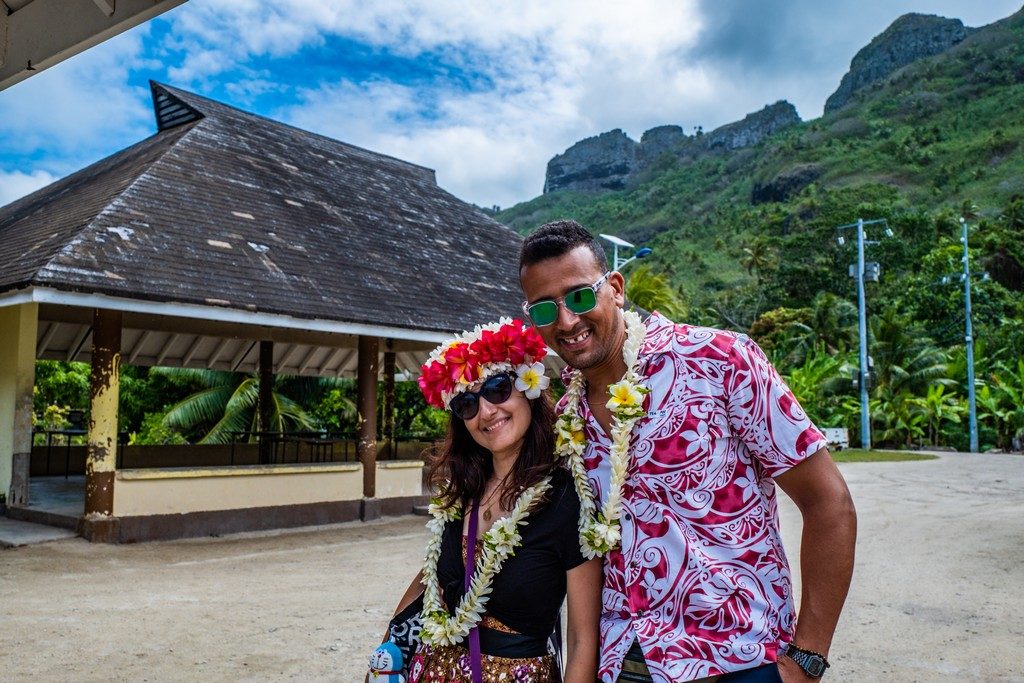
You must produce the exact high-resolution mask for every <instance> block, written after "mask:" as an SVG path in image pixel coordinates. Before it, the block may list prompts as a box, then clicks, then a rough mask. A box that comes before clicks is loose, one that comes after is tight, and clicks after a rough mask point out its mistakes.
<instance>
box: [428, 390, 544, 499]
mask: <svg viewBox="0 0 1024 683" xmlns="http://www.w3.org/2000/svg"><path fill="white" fill-rule="evenodd" d="M529 401H530V413H531V415H530V426H529V428H528V429H527V430H526V434H524V435H523V446H522V448H521V449H520V450H519V457H518V458H517V459H516V464H515V467H513V468H512V472H510V473H509V480H508V481H507V482H505V486H506V488H505V491H504V492H503V493H502V496H501V506H502V507H503V508H504V509H506V510H510V509H511V508H512V506H513V505H515V502H516V499H517V498H518V497H519V494H520V493H522V492H523V490H525V489H527V488H529V487H530V486H533V485H534V484H536V483H537V482H539V481H540V480H541V479H543V478H544V477H546V476H548V475H549V474H551V472H552V471H553V470H554V469H555V465H556V462H555V456H554V451H555V433H554V425H555V408H554V405H553V404H552V403H551V398H550V396H549V395H548V392H547V391H543V392H541V395H540V396H539V397H537V398H535V399H530V400H529ZM492 474H494V463H493V461H492V460H491V452H490V451H489V450H487V449H486V448H484V447H483V446H481V445H480V444H478V443H477V442H476V441H475V440H474V439H473V436H472V435H471V434H470V433H469V429H467V428H466V423H465V422H463V421H462V420H460V419H459V418H457V417H455V416H454V415H451V414H449V417H448V433H447V434H446V435H445V439H444V441H443V442H441V443H440V444H438V447H437V448H436V449H435V451H434V457H433V458H432V459H431V463H430V474H429V475H428V480H429V481H430V485H431V487H432V488H434V489H436V490H437V491H438V492H439V496H440V498H441V504H442V505H444V506H446V507H447V506H451V505H454V504H456V503H458V504H461V505H462V506H463V508H464V509H465V508H466V507H467V506H468V505H469V503H470V502H471V501H472V500H474V499H476V498H479V497H480V496H482V495H483V492H484V487H485V485H486V484H487V480H488V479H489V478H490V476H491V475H492Z"/></svg>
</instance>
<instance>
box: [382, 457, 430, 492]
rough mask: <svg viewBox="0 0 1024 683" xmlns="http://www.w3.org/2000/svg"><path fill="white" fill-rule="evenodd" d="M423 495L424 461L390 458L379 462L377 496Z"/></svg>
mask: <svg viewBox="0 0 1024 683" xmlns="http://www.w3.org/2000/svg"><path fill="white" fill-rule="evenodd" d="M421 495H423V461H421V460H389V461H385V462H378V463H377V497H378V498H405V497H407V496H421Z"/></svg>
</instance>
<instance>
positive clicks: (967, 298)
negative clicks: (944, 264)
mask: <svg viewBox="0 0 1024 683" xmlns="http://www.w3.org/2000/svg"><path fill="white" fill-rule="evenodd" d="M960 231H961V236H960V241H961V242H962V243H963V245H964V256H963V259H961V260H962V261H963V275H961V276H960V278H961V279H962V280H963V281H964V318H965V321H966V322H965V324H964V327H965V330H964V344H966V346H967V408H968V416H969V418H968V419H969V422H970V432H971V453H977V452H978V409H977V404H976V401H975V396H974V329H973V327H972V325H971V265H970V257H969V256H968V255H967V220H966V219H964V218H963V217H961V218H960Z"/></svg>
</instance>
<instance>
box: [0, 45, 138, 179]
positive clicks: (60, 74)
mask: <svg viewBox="0 0 1024 683" xmlns="http://www.w3.org/2000/svg"><path fill="white" fill-rule="evenodd" d="M147 30H148V27H147V26H145V25H144V26H142V27H139V28H137V29H133V30H132V31H129V32H127V33H124V34H122V35H120V36H117V37H115V38H113V39H111V40H109V41H107V42H105V43H102V44H100V45H98V46H97V47H94V48H92V49H91V50H87V51H86V52H84V53H82V54H79V55H77V56H75V57H72V58H71V59H68V60H66V61H64V62H61V63H60V64H57V65H56V66H54V67H52V68H50V69H47V70H45V71H42V72H40V73H39V74H36V75H34V76H33V77H32V78H29V79H27V80H25V81H22V82H21V83H18V84H17V85H14V86H12V87H11V88H9V89H7V90H4V91H3V92H0V155H2V156H0V165H3V166H6V167H8V168H10V167H12V166H18V167H22V169H21V170H19V171H15V172H14V173H13V174H8V175H7V177H6V178H5V179H4V180H5V185H6V184H7V183H9V182H16V181H15V180H12V179H18V178H21V179H24V178H43V177H49V178H50V179H51V180H52V179H53V178H55V177H61V176H63V175H66V174H68V173H71V172H73V171H75V170H78V169H79V168H82V167H84V166H86V165H88V164H89V163H92V162H94V161H96V160H98V159H101V158H103V157H105V156H107V155H109V154H112V153H114V152H116V151H118V150H120V149H123V148H125V147H127V146H129V145H130V144H132V143H134V142H137V141H138V140H140V139H142V138H144V137H146V136H147V135H150V134H152V133H153V132H154V130H155V125H154V123H153V114H152V106H151V104H150V103H149V92H148V90H146V89H144V88H139V87H137V86H129V85H128V79H129V73H128V70H127V68H126V65H134V66H144V65H146V62H145V61H144V60H143V59H142V40H143V37H144V36H145V33H146V31H147ZM19 160H31V161H30V162H29V161H19ZM29 165H30V166H31V167H32V168H34V169H36V170H34V171H32V172H31V173H30V174H26V173H25V172H24V167H25V166H29ZM33 189H34V188H33ZM0 194H3V195H4V196H7V197H10V191H9V190H7V188H6V187H5V188H2V189H0Z"/></svg>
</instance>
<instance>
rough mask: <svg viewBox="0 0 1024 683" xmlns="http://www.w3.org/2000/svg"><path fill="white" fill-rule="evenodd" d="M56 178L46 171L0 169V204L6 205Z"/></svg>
mask: <svg viewBox="0 0 1024 683" xmlns="http://www.w3.org/2000/svg"><path fill="white" fill-rule="evenodd" d="M56 179H57V177H56V176H54V175H52V174H50V173H47V172H46V171H39V170H36V171H32V172H31V173H24V172H23V171H12V172H10V173H5V172H3V171H0V206H7V205H8V204H10V203H11V202H13V201H14V200H15V199H21V198H22V197H24V196H25V195H27V194H29V193H31V192H35V191H36V190H38V189H39V188H41V187H46V186H47V185H49V184H50V183H52V182H53V181H54V180H56Z"/></svg>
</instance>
